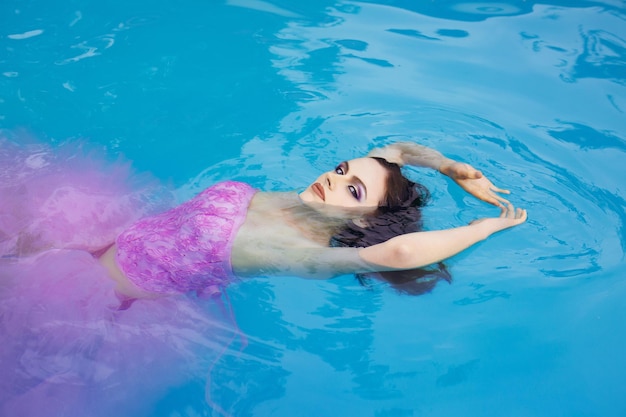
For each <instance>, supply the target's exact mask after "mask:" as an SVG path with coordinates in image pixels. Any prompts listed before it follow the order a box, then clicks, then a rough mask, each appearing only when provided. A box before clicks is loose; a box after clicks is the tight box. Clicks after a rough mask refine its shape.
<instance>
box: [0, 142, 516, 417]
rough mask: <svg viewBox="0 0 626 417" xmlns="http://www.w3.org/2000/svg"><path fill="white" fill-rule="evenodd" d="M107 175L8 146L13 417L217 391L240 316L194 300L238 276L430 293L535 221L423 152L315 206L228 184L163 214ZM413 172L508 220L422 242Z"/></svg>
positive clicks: (401, 155)
mask: <svg viewBox="0 0 626 417" xmlns="http://www.w3.org/2000/svg"><path fill="white" fill-rule="evenodd" d="M375 158H376V159H375ZM98 161H99V159H98V158H97V157H95V158H85V157H82V156H81V157H77V156H76V152H75V149H73V148H72V147H71V146H70V147H69V148H64V147H61V148H60V149H55V152H49V150H48V149H46V148H45V147H43V148H42V147H40V146H34V147H31V148H28V149H26V150H24V149H22V148H17V147H15V146H13V145H11V144H10V143H9V142H2V141H0V167H2V168H1V169H0V179H1V180H2V181H0V283H1V284H2V285H0V339H1V340H2V341H3V343H2V347H1V348H0V375H2V380H1V381H0V414H1V415H42V414H47V415H103V416H105V415H107V416H108V415H112V414H115V413H116V412H117V410H118V409H125V410H130V409H131V408H129V407H137V408H138V410H137V411H136V414H142V413H143V414H146V415H147V414H149V412H148V411H146V410H141V407H142V406H144V405H147V406H149V405H150V404H153V402H151V401H150V400H147V397H148V396H150V395H153V396H154V398H161V397H162V395H163V392H166V391H167V389H168V387H172V386H175V385H177V384H182V383H184V382H185V381H187V380H188V379H189V378H190V375H195V376H196V377H201V376H199V374H204V373H205V372H206V367H210V366H211V365H210V361H211V358H212V357H213V356H215V355H218V356H219V354H220V353H219V352H220V351H221V348H220V346H222V345H225V346H228V344H229V343H230V342H231V341H232V339H233V338H234V337H237V332H236V325H233V324H232V321H233V318H232V317H231V314H230V313H229V312H228V308H223V307H228V303H226V305H222V303H221V300H220V298H219V297H215V298H214V302H212V303H204V302H198V300H196V297H195V296H194V294H193V292H196V293H198V294H200V295H205V296H211V295H213V294H216V293H218V292H219V290H220V289H221V288H222V287H224V286H225V285H227V284H228V283H229V282H230V281H231V279H232V276H241V277H245V276H258V275H290V276H302V277H306V278H329V277H332V276H335V275H338V274H344V273H357V274H359V273H369V272H373V271H376V272H380V271H407V270H408V271H409V275H410V277H411V279H414V278H415V276H416V274H415V273H414V272H413V271H412V269H414V268H418V267H421V266H425V265H429V264H432V263H435V262H438V261H439V260H442V259H445V258H447V257H449V256H452V255H454V254H455V253H458V252H460V251H462V250H463V249H465V248H467V247H469V246H471V245H472V244H474V243H476V242H478V241H480V240H482V239H484V238H486V237H487V236H489V235H490V234H492V233H494V232H496V231H499V230H502V229H505V228H508V227H511V226H514V225H517V224H520V223H522V222H523V221H524V220H525V219H526V212H525V211H523V210H517V211H515V210H514V209H513V208H512V206H511V205H510V204H509V203H508V201H507V200H506V199H504V198H503V197H501V196H500V193H508V192H507V191H505V190H501V189H498V188H495V187H494V186H493V185H492V184H491V182H490V181H489V180H487V179H486V178H485V177H483V176H482V175H481V174H480V172H478V171H476V170H475V169H473V168H472V167H471V166H469V165H467V164H462V163H458V162H455V161H453V160H451V159H448V158H445V157H443V156H442V155H441V154H440V153H438V152H436V151H434V150H431V149H428V148H426V147H423V146H419V145H415V144H410V143H403V144H394V145H391V146H388V147H385V148H382V149H377V150H374V151H372V152H371V153H370V154H369V155H368V157H366V158H359V159H354V160H351V161H347V162H343V163H341V164H339V165H338V166H337V167H336V168H335V169H334V170H333V171H330V172H327V173H324V174H322V175H321V176H320V177H319V178H318V179H316V180H315V182H314V183H313V184H311V185H310V186H309V187H307V188H306V189H305V190H304V191H302V192H301V193H299V194H298V193H272V192H257V191H256V190H255V189H253V188H251V187H250V186H248V185H247V184H243V183H237V182H224V183H219V184H216V185H215V186H212V187H210V188H208V189H206V190H204V191H203V192H201V193H200V194H199V195H198V196H196V197H195V198H193V199H192V200H190V201H188V202H186V203H183V204H182V205H180V206H178V207H176V208H173V209H171V210H168V211H162V212H161V214H157V215H147V214H148V213H149V212H154V211H155V208H154V207H151V204H150V202H153V201H155V200H157V198H155V195H156V196H157V197H158V196H161V195H162V194H161V193H160V191H159V187H156V188H155V187H153V186H151V185H150V183H148V185H146V183H144V182H140V183H139V184H138V183H132V184H129V185H128V186H126V185H124V183H125V180H127V179H128V178H133V177H132V176H130V175H128V174H129V173H128V170H127V167H125V166H123V165H119V164H114V165H113V166H112V167H106V166H102V164H101V163H98ZM405 164H411V165H415V166H423V167H430V168H433V169H438V170H439V171H441V172H442V173H444V174H446V175H448V176H450V177H451V178H452V179H454V180H455V181H456V182H457V183H458V184H459V185H460V186H461V187H463V188H464V189H465V190H467V191H468V192H469V193H471V194H472V195H474V196H476V197H477V198H479V199H481V200H484V201H486V202H488V203H491V204H493V205H496V206H500V207H502V214H501V215H500V217H495V218H488V219H482V220H479V221H476V222H474V223H472V224H471V225H469V226H463V227H459V228H455V229H448V230H441V231H432V232H420V231H419V230H420V226H419V219H420V207H421V206H422V205H423V204H424V203H425V201H426V197H427V192H426V191H425V189H424V188H423V187H421V186H419V185H418V184H414V183H412V182H410V181H409V180H407V179H406V178H405V177H403V176H402V174H401V173H400V168H399V167H400V165H405ZM133 179H134V178H133ZM158 200H160V199H158ZM103 265H104V267H103ZM110 278H113V280H112V279H110ZM390 281H391V282H392V283H393V281H392V280H390ZM181 293H185V296H178V297H162V296H163V295H167V294H181ZM141 298H146V299H143V300H142V299H141ZM120 301H121V303H120ZM131 304H132V306H131ZM129 307H130V308H129ZM222 310H224V311H222ZM200 359H201V360H200ZM199 360H200V362H201V363H199V362H198V361H199ZM215 360H217V359H215ZM203 361H204V362H203ZM139 381H140V382H139ZM102 392H106V398H107V401H106V402H104V403H103V402H102V401H101V396H102ZM129 392H131V393H133V394H131V395H129ZM134 398H141V399H142V400H141V401H133V399H134ZM155 401H156V400H155ZM94 404H97V407H95V406H94Z"/></svg>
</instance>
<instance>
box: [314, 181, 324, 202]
mask: <svg viewBox="0 0 626 417" xmlns="http://www.w3.org/2000/svg"><path fill="white" fill-rule="evenodd" d="M311 190H313V192H314V193H315V194H316V195H317V196H318V197H319V198H321V199H322V201H326V193H324V187H322V184H320V183H319V182H316V183H315V184H313V185H311Z"/></svg>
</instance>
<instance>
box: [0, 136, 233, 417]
mask: <svg viewBox="0 0 626 417" xmlns="http://www.w3.org/2000/svg"><path fill="white" fill-rule="evenodd" d="M167 195H169V194H168V193H167V192H166V191H164V188H163V187H162V186H160V185H159V184H158V183H156V182H155V181H153V180H149V179H148V178H146V177H141V176H136V175H134V174H133V173H132V172H131V170H130V167H129V166H128V164H124V163H121V162H110V161H107V160H106V159H105V158H103V157H100V156H96V154H94V153H86V152H84V150H83V149H82V147H81V146H79V145H77V144H67V145H63V146H61V147H57V148H51V147H49V146H44V145H29V146H17V145H15V144H14V143H12V142H10V141H8V140H6V139H1V138H0V341H1V342H0V375H1V378H0V415H7V416H8V415H12V416H41V415H55V416H61V415H68V416H77V415H89V416H94V415H96V416H105V415H106V416H110V415H120V416H125V415H149V413H150V407H151V406H152V405H153V404H154V403H153V402H151V400H152V401H156V400H157V399H158V398H159V397H160V396H161V395H163V393H164V392H166V391H167V390H168V389H169V387H171V386H173V385H178V384H182V383H185V382H186V381H187V380H188V379H189V378H205V377H206V373H207V372H208V368H209V367H210V363H211V362H212V361H213V360H215V359H216V357H217V355H219V353H220V352H222V351H223V350H224V349H225V346H227V345H228V343H229V342H230V341H231V340H232V338H233V337H234V334H235V332H234V329H236V326H235V325H234V324H233V322H232V318H231V317H230V316H229V314H228V313H227V312H226V311H227V309H226V310H225V309H224V305H223V303H220V299H216V300H212V301H211V300H208V301H207V300H198V299H196V298H194V297H193V296H191V295H190V296H185V295H181V296H176V297H167V298H165V297H164V298H159V299H150V300H134V301H133V300H127V299H123V298H122V297H120V296H118V295H117V294H116V293H115V292H114V290H113V287H114V283H113V281H112V280H111V279H110V278H109V277H108V275H107V273H106V271H105V269H104V268H103V267H102V266H101V265H100V263H99V261H98V259H97V255H98V253H99V252H100V251H102V250H103V249H104V248H106V247H107V246H108V245H110V244H111V243H112V242H113V241H114V239H115V237H116V236H117V234H118V233H120V231H121V230H124V228H125V227H127V226H128V225H129V224H131V223H132V222H134V221H135V220H136V219H138V218H140V217H141V216H144V215H146V214H148V213H151V212H153V211H155V210H157V209H159V208H160V206H163V203H162V202H163V198H162V197H163V196H167ZM166 201H167V199H166ZM170 202H171V199H170V201H167V203H166V204H169V203H170Z"/></svg>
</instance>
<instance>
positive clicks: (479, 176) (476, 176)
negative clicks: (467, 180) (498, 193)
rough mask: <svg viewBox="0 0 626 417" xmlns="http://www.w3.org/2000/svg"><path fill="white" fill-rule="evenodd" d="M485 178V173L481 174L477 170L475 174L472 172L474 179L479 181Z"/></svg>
mask: <svg viewBox="0 0 626 417" xmlns="http://www.w3.org/2000/svg"><path fill="white" fill-rule="evenodd" d="M482 177H483V173H482V172H480V171H479V170H477V169H475V170H474V172H472V178H473V179H475V180H477V179H479V178H482Z"/></svg>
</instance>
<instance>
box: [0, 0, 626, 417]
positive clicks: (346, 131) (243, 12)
mask: <svg viewBox="0 0 626 417" xmlns="http://www.w3.org/2000/svg"><path fill="white" fill-rule="evenodd" d="M625 21H626V4H625V3H624V2H623V1H619V0H605V1H548V2H544V3H538V2H532V1H508V2H459V1H429V2H423V1H407V0H405V1H402V0H395V1H394V0H377V1H365V2H343V1H340V2H334V1H333V2H331V1H325V0H317V1H300V2H289V1H284V0H283V1H280V0H270V1H261V0H228V1H226V2H224V1H186V2H173V1H165V0H161V1H150V2H148V1H135V2H126V1H120V0H116V1H110V2H91V1H88V0H74V1H69V2H63V4H59V3H58V2H49V1H42V0H32V1H18V0H5V1H3V2H2V3H1V4H0V128H2V129H7V130H10V131H27V132H29V133H30V134H31V135H32V136H35V137H38V138H40V139H42V140H45V141H48V142H50V143H58V142H60V141H63V140H66V139H68V138H86V139H87V140H88V141H90V142H92V143H93V144H94V145H97V146H100V147H103V148H105V149H106V150H108V151H109V152H110V153H111V154H112V155H115V154H118V153H120V154H123V155H125V156H126V157H127V158H128V159H130V160H132V161H133V163H134V165H135V166H136V167H137V169H138V170H140V171H150V172H152V173H154V174H155V175H156V176H157V177H159V178H161V179H162V180H163V181H164V182H170V183H171V184H173V185H174V186H175V187H176V188H177V190H178V192H179V196H180V198H186V197H189V196H191V195H193V194H194V193H195V192H197V191H198V190H200V189H202V188H203V187H205V186H207V185H209V184H211V183H213V182H215V181H218V180H223V179H231V178H232V179H239V180H245V181H248V182H250V183H251V184H252V185H254V186H255V187H259V188H262V189H265V190H289V189H294V188H299V187H303V186H305V185H307V184H308V182H309V181H310V180H311V179H313V178H315V177H316V176H317V175H318V173H319V172H320V171H321V170H326V169H328V168H329V167H332V166H334V165H333V164H334V163H335V162H337V161H338V160H343V159H349V158H352V157H356V156H360V155H362V154H363V153H365V152H367V151H368V150H369V149H371V148H372V147H373V146H375V145H382V144H386V143H390V142H393V141H395V140H414V141H418V142H420V143H423V144H426V145H428V146H431V147H434V148H436V149H438V150H440V151H441V152H443V153H445V154H447V155H450V156H452V157H455V158H458V159H461V160H463V161H466V162H469V163H471V164H473V165H474V166H476V167H478V168H479V169H481V170H482V171H483V172H484V173H485V174H486V175H487V176H488V177H489V178H491V179H492V180H493V181H494V182H495V183H496V184H497V185H500V186H502V187H505V188H509V189H510V190H511V191H512V195H511V200H512V202H513V203H514V204H516V205H519V206H522V207H525V208H527V209H528V212H529V221H528V222H527V223H526V224H524V225H523V226H521V227H519V228H516V229H513V230H509V231H506V232H504V233H501V234H499V235H497V236H494V237H492V238H490V239H489V240H487V241H485V242H483V243H481V244H479V245H477V246H476V247H474V248H472V249H470V250H468V251H467V252H465V253H463V254H461V255H459V256H456V257H455V258H453V259H451V260H449V261H448V262H447V265H448V267H449V269H450V271H451V273H452V274H453V278H454V281H453V283H452V285H447V284H440V285H439V286H438V287H437V288H436V289H435V290H434V291H433V292H432V293H430V294H427V295H424V296H420V297H410V296H405V295H400V294H397V293H396V292H394V291H393V290H391V289H390V288H388V287H386V286H385V285H382V284H372V285H371V286H369V287H362V286H360V285H359V284H358V283H357V282H356V281H355V279H354V278H353V277H351V276H346V277H339V278H337V279H334V280H330V281H307V280H302V279H298V278H296V277H289V278H280V279H276V278H272V279H268V278H258V279H251V280H248V281H245V282H243V283H241V284H239V285H236V286H232V287H230V288H229V291H228V295H229V297H230V304H231V307H232V309H233V311H234V314H235V316H236V321H237V324H238V326H239V328H240V329H241V331H242V332H243V334H244V335H245V337H242V338H238V339H237V340H235V341H234V342H233V343H232V344H231V345H230V346H229V348H228V350H227V351H226V352H224V354H223V355H222V356H221V357H220V358H219V360H218V361H217V362H216V363H215V365H214V366H213V367H212V368H211V369H210V370H207V374H208V376H207V378H206V379H202V380H198V379H196V378H190V379H189V381H188V382H187V383H183V384H182V385H176V386H171V387H166V389H165V390H164V391H163V392H159V394H158V395H155V396H153V397H149V399H141V398H133V393H134V391H133V387H134V386H136V385H140V384H141V381H128V384H129V394H128V396H129V401H138V402H141V401H149V404H147V407H146V408H148V409H150V412H149V414H148V415H154V416H200V415H220V411H219V410H225V411H226V412H227V413H229V414H231V415H233V416H296V415H297V416H346V415H359V416H372V417H390V416H393V417H395V416H401V417H404V416H454V415H456V416H458V415H463V416H466V415H471V416H474V415H506V416H551V417H552V416H624V415H626V399H625V398H626V396H625V395H624V393H626V376H625V375H624V371H626V355H625V354H624V352H626V336H625V333H624V331H625V327H624V326H625V325H624V323H626V307H624V305H625V303H624V300H625V299H626V298H625V297H626V281H625V280H624V275H625V272H626V267H625V266H624V258H625V255H624V253H625V249H626V226H625V224H626V208H625V207H626V202H625V195H626V192H625V190H624V182H623V181H624V178H626V170H625V169H624V161H626V159H625V157H626V114H625V112H626V22H625ZM409 175H410V176H411V177H412V178H414V179H417V180H419V181H421V182H423V183H424V184H426V185H427V186H428V187H429V188H430V189H431V190H432V194H433V199H432V203H431V205H430V206H429V207H428V208H427V209H426V210H425V219H426V226H427V227H428V228H430V229H436V228H445V227H453V226H458V225H461V224H464V223H467V222H469V221H471V220H472V219H475V218H477V217H482V216H487V215H491V214H493V213H494V210H495V209H493V208H491V207H489V206H487V205H485V204H483V203H480V202H478V201H476V200H474V199H472V198H471V197H469V196H467V195H465V194H464V192H463V191H461V190H459V189H458V188H457V187H456V186H455V185H454V183H452V182H451V181H448V180H446V179H445V178H442V177H441V176H439V175H437V174H435V173H433V172H428V171H422V170H409ZM120 349H123V347H120ZM199 362H201V361H200V360H199ZM205 384H206V385H207V387H205ZM205 388H206V390H205ZM205 391H207V392H208V397H209V399H210V402H208V401H207V400H206V398H205V397H206V396H205ZM103 394H104V395H103V397H102V401H103V402H106V401H107V397H106V393H103ZM94 407H97V405H96V404H94ZM120 415H124V413H123V410H122V411H120Z"/></svg>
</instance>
